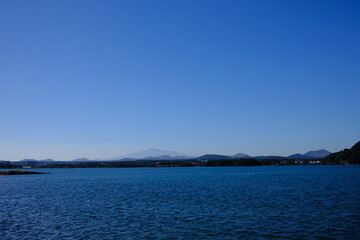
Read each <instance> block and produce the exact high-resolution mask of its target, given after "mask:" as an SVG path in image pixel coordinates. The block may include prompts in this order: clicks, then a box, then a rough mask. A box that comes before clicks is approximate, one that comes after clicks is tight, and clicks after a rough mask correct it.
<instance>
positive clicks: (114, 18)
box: [0, 0, 360, 161]
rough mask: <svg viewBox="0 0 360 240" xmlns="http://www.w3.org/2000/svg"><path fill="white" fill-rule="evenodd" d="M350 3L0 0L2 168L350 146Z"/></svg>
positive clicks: (357, 62) (359, 116) (353, 47)
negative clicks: (150, 151)
mask: <svg viewBox="0 0 360 240" xmlns="http://www.w3.org/2000/svg"><path fill="white" fill-rule="evenodd" d="M359 13H360V1H343V0H338V1H331V0H326V1H320V0H298V1H297V0H293V1H287V0H283V1H281V0H270V1H269V0H242V1H241V0H236V1H230V0H225V1H220V0H218V1H211V0H204V1H201V0H195V1H194V0H191V1H190V0H172V1H167V0H164V1H158V0H151V1H148V0H144V1H140V0H131V1H130V0H129V1H117V0H116V1H110V0H106V1H100V0H99V1H90V0H86V1H85V0H84V1H78V0H62V1H55V0H50V1H49V0H44V1H37V0H33V1H26V0H23V1H18V0H2V1H0V159H2V160H11V161H13V160H20V159H23V158H34V159H46V158H52V159H55V160H72V159H75V158H80V157H86V158H89V159H105V158H111V157H116V156H120V155H123V154H128V153H131V152H135V151H140V150H144V149H147V148H151V147H155V148H160V149H167V150H174V151H178V152H181V153H185V154H191V155H202V154H206V153H217V154H236V153H239V152H242V153H246V154H249V155H284V156H287V155H290V154H293V153H304V152H306V151H309V150H318V149H322V148H324V149H327V150H329V151H331V152H335V151H339V150H342V149H344V148H349V147H351V146H352V145H354V144H355V143H356V142H357V141H359V140H360V14H359Z"/></svg>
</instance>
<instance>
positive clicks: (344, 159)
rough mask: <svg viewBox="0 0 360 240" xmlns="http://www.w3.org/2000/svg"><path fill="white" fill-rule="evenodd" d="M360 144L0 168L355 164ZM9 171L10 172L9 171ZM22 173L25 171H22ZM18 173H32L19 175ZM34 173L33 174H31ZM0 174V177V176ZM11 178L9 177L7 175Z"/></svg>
mask: <svg viewBox="0 0 360 240" xmlns="http://www.w3.org/2000/svg"><path fill="white" fill-rule="evenodd" d="M358 164H360V142H358V143H356V144H355V145H354V146H353V147H352V148H351V149H344V150H342V151H339V152H337V153H333V154H330V155H329V156H327V157H325V158H310V159H288V158H270V159H255V158H240V159H216V160H214V159H213V160H211V159H208V160H206V159H185V160H132V161H85V162H58V161H52V162H39V161H28V162H21V161H20V162H10V161H0V169H1V168H2V169H16V168H127V167H222V166H292V165H358ZM10 172H11V171H10ZM23 172H26V171H23ZM18 174H32V172H31V173H21V172H19V173H18ZM34 174H37V173H34ZM0 175H4V174H1V173H0ZM7 175H11V174H7Z"/></svg>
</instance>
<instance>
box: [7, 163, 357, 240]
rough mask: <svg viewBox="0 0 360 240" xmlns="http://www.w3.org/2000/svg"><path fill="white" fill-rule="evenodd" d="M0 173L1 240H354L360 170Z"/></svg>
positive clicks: (295, 168) (273, 168)
mask: <svg viewBox="0 0 360 240" xmlns="http://www.w3.org/2000/svg"><path fill="white" fill-rule="evenodd" d="M34 171H45V172H49V173H50V174H45V175H17V176H0V239H134V240H135V239H360V233H359V232H360V166H286V167H285V166H284V167H280V166H268V167H265V166H264V167H213V168H207V167H197V168H112V169H109V168H97V169H41V170H34Z"/></svg>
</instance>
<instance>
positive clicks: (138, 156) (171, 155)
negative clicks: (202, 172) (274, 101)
mask: <svg viewBox="0 0 360 240" xmlns="http://www.w3.org/2000/svg"><path fill="white" fill-rule="evenodd" d="M330 154H331V152H329V151H327V150H324V149H321V150H317V151H309V152H306V153H305V154H300V153H296V154H292V155H290V156H287V157H284V156H250V155H247V154H244V153H237V154H235V155H219V154H205V155H202V156H200V157H196V156H191V155H188V154H184V153H179V152H175V151H169V150H160V149H156V148H150V149H147V150H144V151H140V152H134V153H131V154H127V155H123V156H119V157H113V158H108V159H102V160H100V159H96V160H89V159H87V158H77V159H74V160H72V161H55V160H53V159H44V160H36V159H23V160H21V161H18V162H17V163H19V164H20V165H23V166H44V165H47V164H56V163H59V164H60V163H69V162H70V163H81V162H95V161H135V160H186V159H194V160H201V161H206V160H226V159H246V158H253V159H257V160H262V159H321V158H325V157H327V156H328V155H330ZM0 162H3V163H4V162H8V161H0Z"/></svg>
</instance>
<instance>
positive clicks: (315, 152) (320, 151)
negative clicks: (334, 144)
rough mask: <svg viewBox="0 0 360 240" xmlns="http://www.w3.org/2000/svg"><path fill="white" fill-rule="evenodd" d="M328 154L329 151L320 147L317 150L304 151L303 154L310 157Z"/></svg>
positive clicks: (321, 156) (320, 156)
mask: <svg viewBox="0 0 360 240" xmlns="http://www.w3.org/2000/svg"><path fill="white" fill-rule="evenodd" d="M330 154H331V152H329V151H327V150H325V149H320V150H317V151H309V152H307V153H305V154H304V155H305V156H308V157H312V158H324V157H327V156H328V155H330Z"/></svg>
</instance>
